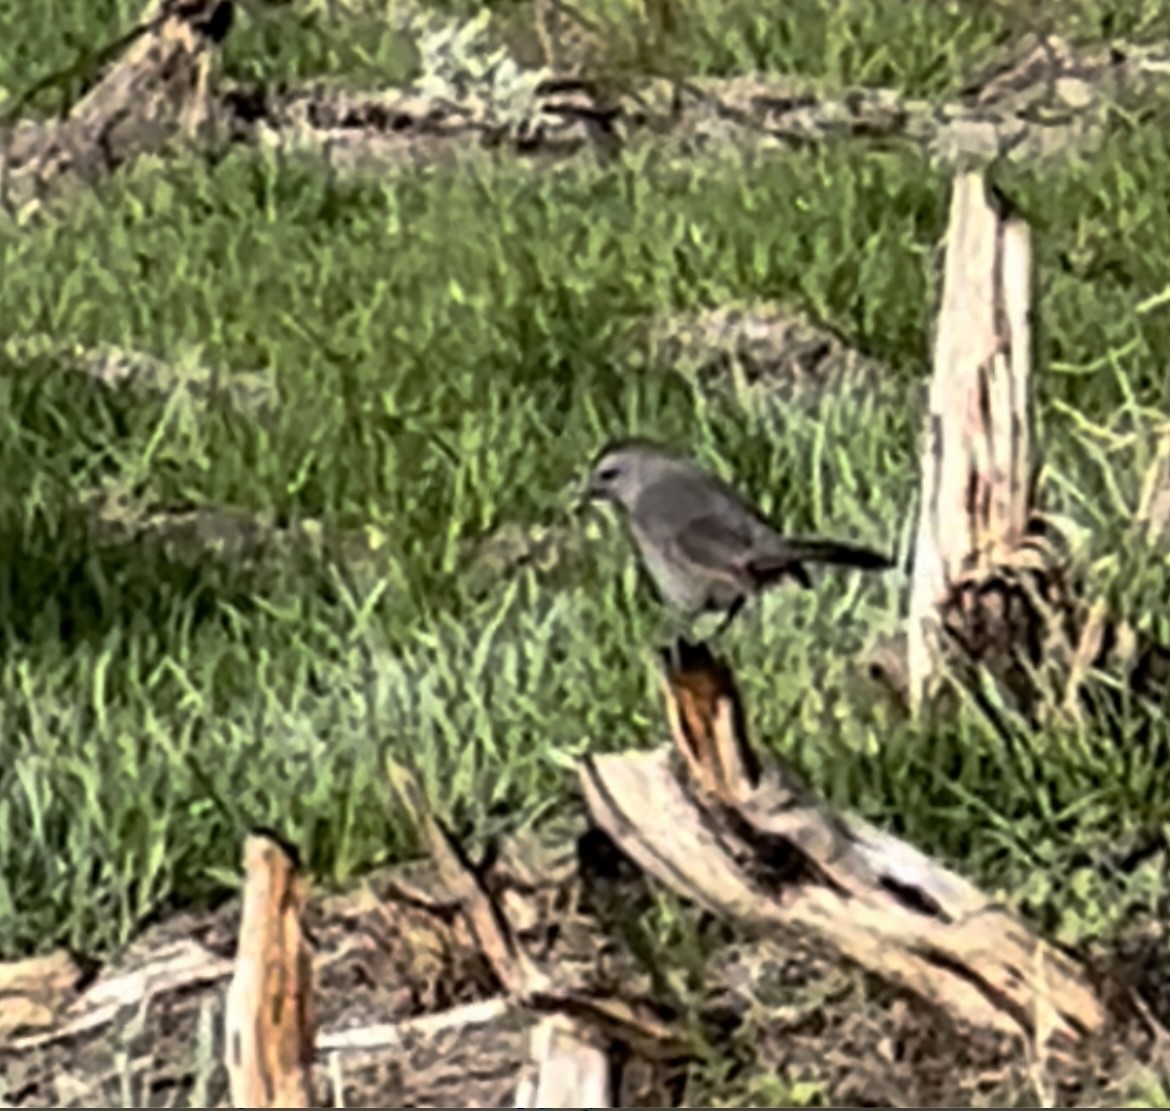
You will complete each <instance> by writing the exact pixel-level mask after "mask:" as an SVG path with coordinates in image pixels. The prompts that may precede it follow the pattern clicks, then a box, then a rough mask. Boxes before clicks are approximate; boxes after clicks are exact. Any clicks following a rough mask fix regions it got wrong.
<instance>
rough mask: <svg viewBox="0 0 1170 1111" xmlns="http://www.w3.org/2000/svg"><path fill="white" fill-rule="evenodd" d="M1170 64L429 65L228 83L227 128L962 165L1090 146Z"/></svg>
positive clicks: (1106, 60)
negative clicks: (328, 80) (615, 72)
mask: <svg viewBox="0 0 1170 1111" xmlns="http://www.w3.org/2000/svg"><path fill="white" fill-rule="evenodd" d="M1168 77H1170V58H1168V56H1167V52H1166V49H1165V47H1163V46H1162V45H1160V44H1159V45H1153V46H1139V45H1130V44H1124V43H1114V44H1111V45H1110V47H1109V48H1108V49H1098V50H1094V51H1084V52H1079V53H1078V52H1077V51H1074V50H1073V49H1072V48H1071V47H1069V46H1068V45H1067V44H1064V43H1063V42H1061V41H1060V40H1056V39H1050V40H1046V41H1038V40H1035V39H1032V40H1029V41H1026V42H1024V43H1023V44H1022V49H1021V51H1020V55H1019V57H1016V58H1013V59H1011V60H1010V62H1009V64H1008V66H1007V67H1006V68H1005V69H1004V70H1003V71H1002V72H999V73H996V74H993V75H991V76H990V77H989V78H988V79H987V80H985V81H982V80H981V81H979V82H977V83H975V84H974V85H972V86H971V88H970V89H969V90H968V91H967V93H966V95H964V96H963V97H962V98H961V99H959V100H956V101H954V102H951V103H947V104H943V105H939V104H935V103H933V102H930V101H926V100H919V99H914V98H909V97H904V96H902V95H901V94H899V93H898V92H897V91H895V90H893V89H875V88H868V87H867V88H854V89H849V90H847V91H846V92H844V93H843V94H839V95H835V96H826V95H824V93H823V92H821V91H820V90H818V89H817V88H815V86H814V85H813V84H812V83H810V82H808V81H807V80H801V79H799V78H783V77H766V78H760V77H754V76H753V77H746V76H744V77H733V78H695V79H690V80H674V79H668V78H658V77H649V76H638V75H630V76H625V77H622V78H621V79H620V80H615V79H611V78H605V77H593V76H591V75H590V74H588V73H582V74H578V75H576V76H572V77H566V76H565V75H563V74H558V73H555V72H553V71H551V70H549V69H538V70H523V71H520V73H519V76H518V77H517V78H516V80H515V82H514V83H513V84H511V85H509V88H508V90H507V96H506V97H502V96H501V94H500V90H498V89H496V88H495V87H494V86H493V84H492V82H491V80H490V79H485V78H483V76H482V75H472V74H464V75H462V76H461V80H460V81H459V82H458V85H455V84H454V83H452V82H450V81H448V80H446V79H445V78H444V77H442V76H440V75H435V74H431V75H428V77H427V79H426V80H425V81H423V82H421V83H420V84H419V85H418V86H416V87H411V88H407V89H394V90H386V91H382V92H374V93H360V92H354V91H347V90H344V89H336V88H328V87H323V86H320V85H315V86H313V87H300V88H293V89H291V90H289V91H287V92H282V93H279V94H268V93H266V92H264V91H260V90H255V89H244V88H240V87H228V88H225V90H224V93H223V96H222V97H221V100H220V114H221V119H222V124H223V129H224V131H225V132H230V133H231V134H233V135H236V136H237V137H242V138H247V139H250V140H251V141H254V142H259V143H261V144H262V145H267V146H275V147H277V148H279V149H281V150H285V151H288V152H290V153H291V152H304V153H308V154H310V155H311V156H313V157H316V158H323V159H324V160H325V161H326V162H327V163H328V164H329V165H330V167H331V168H333V169H335V170H338V171H343V172H354V171H359V170H365V171H368V172H371V173H384V172H385V171H387V170H388V169H393V168H395V167H398V166H406V165H414V164H416V163H417V162H419V161H423V162H435V161H439V160H442V159H446V158H451V157H454V156H456V155H457V154H460V153H462V152H465V151H467V150H469V149H474V148H476V147H487V148H491V149H495V150H499V149H502V150H505V151H510V152H511V153H513V154H520V155H524V154H546V155H565V154H573V153H576V152H579V151H583V150H588V151H593V152H596V153H597V154H598V155H599V156H600V157H603V158H605V157H608V156H609V155H610V154H611V153H612V151H613V150H614V149H615V148H617V147H620V146H621V145H622V144H623V143H624V142H626V141H627V140H629V139H630V138H632V137H634V136H636V135H638V134H653V135H656V136H660V137H662V138H664V139H665V140H667V141H668V142H672V143H676V144H680V145H682V147H683V151H682V153H684V154H686V153H693V152H694V151H697V150H700V149H703V148H707V147H711V146H720V145H733V146H740V147H744V148H754V147H759V146H765V147H768V146H774V147H792V146H801V145H807V144H810V143H818V142H823V141H826V140H830V139H837V138H840V137H842V136H845V137H850V138H854V139H857V140H858V141H873V142H878V143H884V144H888V143H889V142H891V141H899V142H904V143H906V144H907V145H909V146H913V147H917V148H919V149H921V150H923V151H924V152H925V153H926V154H927V155H928V156H930V157H931V158H934V159H937V160H939V161H940V162H942V163H943V164H947V165H951V164H962V163H964V162H966V161H968V160H970V159H971V158H977V159H980V160H994V159H996V158H1003V159H1007V160H1009V161H1035V160H1038V159H1042V158H1044V157H1047V156H1050V155H1053V154H1056V153H1059V152H1067V151H1069V150H1072V149H1076V150H1081V151H1086V150H1091V149H1092V148H1093V147H1094V145H1096V144H1099V143H1100V141H1101V140H1102V139H1103V137H1104V136H1105V135H1106V134H1108V126H1107V124H1108V119H1109V115H1110V112H1112V111H1114V110H1115V109H1116V108H1117V107H1118V106H1119V105H1121V106H1125V105H1133V104H1141V103H1143V102H1149V101H1152V100H1155V99H1156V98H1157V97H1158V96H1159V94H1160V91H1161V90H1162V89H1164V88H1165V86H1166V83H1167V79H1168ZM501 101H506V104H507V108H506V110H501Z"/></svg>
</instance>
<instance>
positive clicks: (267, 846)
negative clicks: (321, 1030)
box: [225, 834, 314, 1107]
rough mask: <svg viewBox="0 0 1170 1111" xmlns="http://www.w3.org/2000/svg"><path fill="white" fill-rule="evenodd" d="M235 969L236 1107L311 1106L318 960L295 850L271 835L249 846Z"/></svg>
mask: <svg viewBox="0 0 1170 1111" xmlns="http://www.w3.org/2000/svg"><path fill="white" fill-rule="evenodd" d="M244 873H245V879H244V898H243V911H242V914H241V919H240V946H239V951H238V953H237V955H236V971H235V975H234V976H233V978H232V982H231V984H230V985H229V987H228V991H227V1008H226V1016H225V1029H226V1038H225V1043H226V1045H225V1048H226V1058H227V1062H226V1063H227V1069H228V1078H229V1081H230V1084H231V1094H232V1105H233V1106H235V1107H309V1106H311V1103H310V1092H311V1075H310V1073H311V1066H312V1059H313V1038H314V1029H313V1025H314V1024H313V1015H312V982H311V981H312V966H311V960H310V954H309V949H308V945H307V943H306V940H305V935H304V932H303V930H302V928H301V912H302V909H303V907H304V902H305V897H306V890H305V885H304V882H303V880H302V879H301V878H300V876H299V875H298V874H297V864H296V862H295V860H294V859H293V858H292V856H291V855H290V852H289V850H288V849H286V848H285V847H284V846H282V845H281V844H280V843H279V842H278V841H277V840H276V839H275V838H274V837H271V836H269V835H266V834H254V835H252V836H250V837H249V838H248V839H247V841H246V842H245V845H244Z"/></svg>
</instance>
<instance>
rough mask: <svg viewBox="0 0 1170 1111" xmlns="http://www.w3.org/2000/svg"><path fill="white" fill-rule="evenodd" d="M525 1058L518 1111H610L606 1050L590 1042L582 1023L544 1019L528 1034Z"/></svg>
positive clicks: (610, 1081) (610, 1083)
mask: <svg viewBox="0 0 1170 1111" xmlns="http://www.w3.org/2000/svg"><path fill="white" fill-rule="evenodd" d="M528 1053H529V1060H528V1063H527V1065H526V1067H525V1069H524V1071H523V1072H522V1075H521V1080H520V1084H519V1086H518V1089H517V1093H516V1106H517V1107H612V1106H613V1094H612V1092H613V1072H612V1067H611V1065H610V1059H609V1052H608V1047H607V1046H605V1045H598V1044H597V1043H596V1042H595V1041H593V1040H591V1039H590V1037H589V1035H588V1032H587V1030H586V1028H585V1027H584V1025H583V1024H582V1023H579V1022H576V1021H575V1020H573V1019H569V1018H566V1017H565V1016H563V1015H553V1016H549V1017H548V1018H544V1019H542V1020H541V1021H540V1022H538V1023H537V1024H536V1026H534V1027H533V1029H532V1033H531V1035H530V1037H529V1051H528Z"/></svg>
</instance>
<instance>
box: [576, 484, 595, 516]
mask: <svg viewBox="0 0 1170 1111" xmlns="http://www.w3.org/2000/svg"><path fill="white" fill-rule="evenodd" d="M595 501H597V488H596V487H595V486H594V485H593V483H592V482H586V483H585V485H584V486H582V487H581V488H580V489H579V490H578V491H577V496H576V498H575V499H574V500H573V513H574V514H575V515H576V516H580V515H581V514H582V513H585V512H587V511H588V510H589V508H590V506H592V505H593V503H594V502H595Z"/></svg>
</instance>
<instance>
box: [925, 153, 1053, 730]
mask: <svg viewBox="0 0 1170 1111" xmlns="http://www.w3.org/2000/svg"><path fill="white" fill-rule="evenodd" d="M1031 268H1032V262H1031V238H1030V232H1029V229H1028V227H1027V225H1026V224H1024V223H1023V222H1022V221H1019V220H1017V219H1014V218H1011V217H1007V216H1004V215H1002V214H1001V213H1000V212H998V211H997V209H996V206H995V205H994V204H993V203H992V200H991V198H990V197H989V196H988V191H987V187H986V183H985V182H984V179H983V177H982V175H981V174H979V173H974V172H971V173H966V174H962V175H960V176H959V177H958V178H957V179H956V180H955V183H954V189H953V193H952V197H951V211H950V223H949V225H948V230H947V239H946V262H945V267H944V275H943V293H942V304H941V309H940V315H939V320H938V332H937V336H936V340H935V354H934V370H933V377H932V379H931V384H930V399H929V411H928V414H927V419H926V427H925V432H924V437H923V447H922V458H921V474H922V497H921V504H920V508H919V518H918V530H917V538H916V544H915V552H914V573H913V582H912V587H911V595H910V613H909V625H908V630H907V632H908V637H909V640H908V646H907V651H908V667H909V683H910V690H909V696H910V706H911V709H912V710H913V711H914V712H918V710H919V709H920V708H921V706H922V705H923V703H924V701H925V699H926V696H927V695H928V693H929V691H930V689H931V685H932V679H933V676H934V675H935V673H936V670H937V666H938V662H939V658H940V653H941V637H940V631H939V621H938V610H939V607H940V606H941V605H942V604H943V602H944V601H945V600H946V598H947V595H948V591H949V589H950V587H951V585H952V584H953V583H954V582H955V581H956V580H957V579H958V578H959V576H960V574H962V573H970V572H972V571H973V570H975V569H977V568H979V567H981V566H990V565H991V564H993V563H994V562H995V561H996V560H997V559H1002V558H1004V557H1005V556H1009V555H1010V553H1012V552H1013V551H1014V550H1015V548H1016V547H1017V545H1018V544H1019V542H1020V540H1021V539H1022V538H1023V534H1024V529H1025V527H1026V525H1027V521H1028V514H1029V510H1030V507H1029V504H1028V496H1029V487H1028V481H1029V474H1030V462H1029V452H1030V443H1029V412H1028V405H1029V388H1030V373H1031V345H1032V335H1031V324H1030V312H1031Z"/></svg>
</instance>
